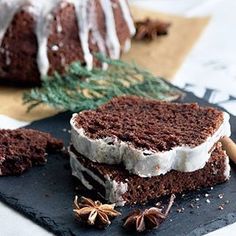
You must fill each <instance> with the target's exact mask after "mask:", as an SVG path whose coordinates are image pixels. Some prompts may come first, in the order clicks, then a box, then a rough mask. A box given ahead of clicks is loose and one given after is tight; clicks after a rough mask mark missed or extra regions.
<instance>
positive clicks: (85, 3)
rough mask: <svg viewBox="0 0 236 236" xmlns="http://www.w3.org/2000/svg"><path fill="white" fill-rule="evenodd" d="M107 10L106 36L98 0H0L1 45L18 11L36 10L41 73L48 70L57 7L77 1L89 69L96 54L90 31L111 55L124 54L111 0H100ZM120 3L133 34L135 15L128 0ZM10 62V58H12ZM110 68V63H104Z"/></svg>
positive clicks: (101, 50)
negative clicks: (100, 22) (100, 25)
mask: <svg viewBox="0 0 236 236" xmlns="http://www.w3.org/2000/svg"><path fill="white" fill-rule="evenodd" d="M99 1H100V3H101V6H102V9H103V11H104V16H105V26H106V39H103V37H102V36H101V34H100V32H99V30H98V26H97V21H96V11H95V1H91V0H0V12H1V14H0V46H1V42H2V40H3V38H4V35H5V33H6V31H7V29H8V28H9V25H10V24H11V21H12V19H13V17H14V15H15V13H16V12H18V11H20V10H21V9H24V10H26V11H29V12H30V13H32V14H33V16H34V18H35V23H36V24H35V34H36V37H37V41H38V53H37V63H38V68H39V72H40V74H41V76H45V75H47V73H48V70H49V67H50V63H49V59H48V54H47V51H48V48H47V44H48V37H49V34H50V27H51V23H52V20H53V13H54V11H55V10H56V9H57V8H59V7H61V8H63V7H65V6H66V3H70V4H73V5H74V7H75V12H76V17H77V23H78V26H79V33H78V34H79V38H80V41H81V47H82V50H83V53H84V60H85V62H86V64H87V68H88V69H92V66H93V56H92V54H91V52H90V49H89V33H90V32H92V37H93V39H94V41H95V43H96V44H97V46H98V48H99V51H100V52H101V53H103V54H106V47H107V49H108V52H109V55H110V57H111V58H114V59H118V58H119V56H120V43H119V39H118V37H117V33H116V27H115V19H114V13H113V9H112V4H111V0H99ZM120 6H121V9H122V12H123V17H124V19H125V20H126V22H127V25H128V27H129V29H130V32H131V34H133V33H134V28H133V23H132V18H131V15H130V13H129V9H128V6H127V2H126V1H123V0H121V1H120ZM56 21H57V33H61V32H62V26H61V22H60V19H59V18H56ZM8 63H9V61H8ZM103 68H104V69H105V68H107V65H105V64H104V65H103Z"/></svg>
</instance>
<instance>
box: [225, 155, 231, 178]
mask: <svg viewBox="0 0 236 236" xmlns="http://www.w3.org/2000/svg"><path fill="white" fill-rule="evenodd" d="M224 176H225V180H228V179H229V177H230V165H229V157H228V156H226V157H225V171H224Z"/></svg>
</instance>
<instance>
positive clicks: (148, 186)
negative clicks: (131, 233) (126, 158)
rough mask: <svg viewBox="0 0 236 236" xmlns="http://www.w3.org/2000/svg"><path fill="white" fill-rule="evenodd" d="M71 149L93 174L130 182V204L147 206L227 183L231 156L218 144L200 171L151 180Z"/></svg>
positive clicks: (102, 191) (127, 194)
mask: <svg viewBox="0 0 236 236" xmlns="http://www.w3.org/2000/svg"><path fill="white" fill-rule="evenodd" d="M71 150H72V151H73V152H74V153H75V154H76V155H77V157H78V160H79V162H80V163H81V164H82V165H83V166H84V167H85V168H87V169H89V170H90V171H92V172H93V173H94V174H95V175H97V176H99V177H100V178H101V179H102V180H104V181H105V179H106V177H105V176H109V177H110V179H111V180H115V181H116V182H123V183H127V184H128V191H127V192H125V193H124V194H123V195H122V198H123V199H124V201H126V204H136V203H144V202H147V201H149V200H152V199H156V198H158V197H161V196H165V195H169V194H171V193H182V192H185V191H190V190H196V189H199V188H203V187H209V186H213V185H216V184H218V183H222V182H224V181H226V180H227V177H226V176H225V169H226V158H227V156H226V154H225V152H224V151H223V150H222V149H221V146H220V145H217V147H216V149H215V150H214V151H213V153H212V155H211V158H210V160H209V161H208V162H207V163H206V165H205V167H204V168H202V169H200V170H197V171H194V172H179V171H175V170H172V171H170V172H168V173H167V174H165V175H160V176H154V177H150V178H149V177H147V178H142V177H139V176H137V175H133V174H130V173H129V172H128V171H127V170H125V168H123V167H122V166H121V165H107V164H99V163H94V162H92V161H90V160H88V159H87V158H84V157H83V156H82V155H80V154H79V153H78V152H76V151H75V149H74V148H73V147H72V148H71ZM83 175H84V177H85V178H86V180H88V181H89V183H90V184H91V185H92V186H93V187H94V189H96V191H97V192H99V193H100V194H101V195H103V196H105V188H104V186H102V185H101V184H99V183H98V182H96V181H95V180H94V179H93V178H91V176H89V175H88V174H87V173H86V172H83Z"/></svg>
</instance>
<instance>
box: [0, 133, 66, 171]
mask: <svg viewBox="0 0 236 236" xmlns="http://www.w3.org/2000/svg"><path fill="white" fill-rule="evenodd" d="M62 148H63V143H62V141H60V140H58V139H56V138H53V137H52V136H51V135H50V134H49V133H44V132H40V131H37V130H32V129H24V128H21V129H16V130H4V129H3V130H0V175H18V174H21V173H22V172H24V171H25V170H27V169H29V168H30V167H32V166H33V165H41V164H44V163H45V162H46V161H47V159H46V155H47V153H51V152H54V151H58V150H61V149H62Z"/></svg>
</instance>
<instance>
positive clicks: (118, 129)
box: [75, 96, 223, 151]
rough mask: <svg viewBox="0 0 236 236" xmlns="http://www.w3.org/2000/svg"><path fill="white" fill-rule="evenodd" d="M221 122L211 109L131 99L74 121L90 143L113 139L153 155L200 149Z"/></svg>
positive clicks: (83, 114)
mask: <svg viewBox="0 0 236 236" xmlns="http://www.w3.org/2000/svg"><path fill="white" fill-rule="evenodd" d="M222 122H223V113H222V112H221V111H219V110H217V109H215V108H211V107H200V106H199V105H197V104H195V103H193V104H180V103H169V102H161V101H156V100H147V99H144V98H143V99H142V98H138V97H134V96H129V97H127V96H124V97H119V98H114V99H112V100H111V101H110V102H108V103H107V104H105V105H103V106H101V107H99V108H98V109H96V110H90V111H83V112H81V113H79V115H78V116H77V117H76V119H75V123H76V127H77V128H81V127H82V128H83V129H84V130H85V133H86V135H87V136H88V137H90V138H92V139H99V138H105V137H117V138H118V139H119V140H121V141H124V142H128V143H132V145H134V147H135V148H140V149H146V150H155V151H167V150H170V149H171V148H173V147H176V146H181V145H182V144H184V145H188V146H190V147H195V146H197V145H200V144H201V143H203V142H204V141H205V140H206V139H207V137H210V136H212V135H213V134H214V133H215V132H216V130H217V129H218V128H219V127H220V125H221V124H222Z"/></svg>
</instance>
